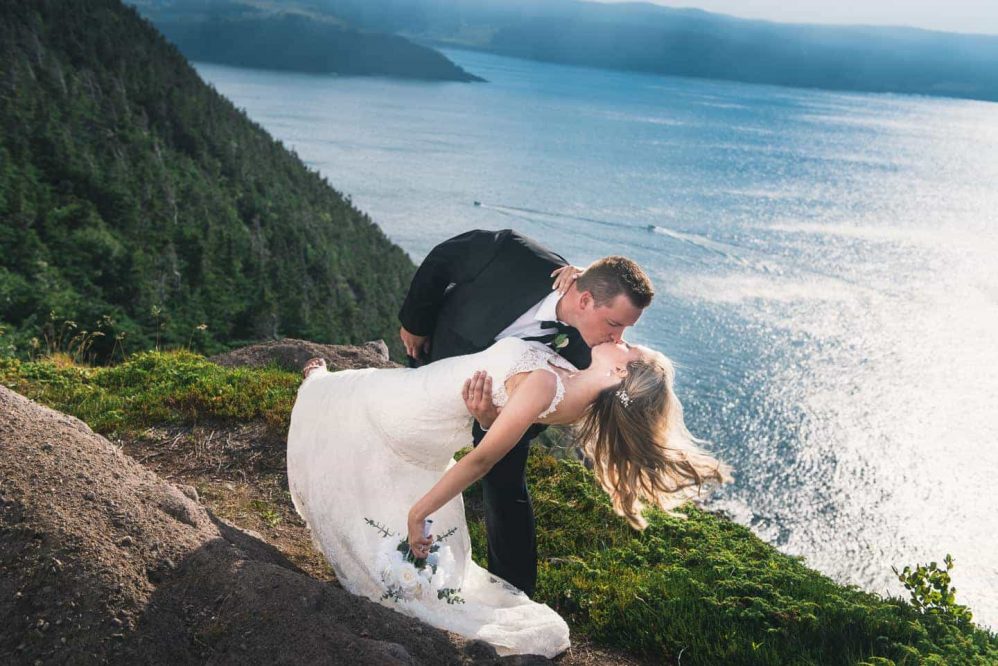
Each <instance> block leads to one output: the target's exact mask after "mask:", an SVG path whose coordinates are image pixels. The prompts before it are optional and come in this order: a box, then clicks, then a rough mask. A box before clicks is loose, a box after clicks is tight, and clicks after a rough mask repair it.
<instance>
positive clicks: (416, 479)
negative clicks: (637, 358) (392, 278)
mask: <svg viewBox="0 0 998 666" xmlns="http://www.w3.org/2000/svg"><path fill="white" fill-rule="evenodd" d="M551 363H553V364H557V365H559V366H560V367H563V368H566V369H570V370H574V369H575V368H574V367H573V366H572V365H571V364H570V363H568V362H567V361H565V360H564V359H563V358H562V357H560V356H558V355H557V354H554V353H553V352H552V351H551V350H550V349H548V348H547V347H545V346H544V345H541V344H539V343H536V342H525V341H523V340H520V339H519V338H504V339H502V340H500V341H499V342H497V343H495V344H494V345H492V346H491V347H489V348H488V349H487V350H485V351H483V352H480V353H477V354H470V355H467V356H458V357H454V358H449V359H443V360H440V361H437V362H435V363H432V364H430V365H426V366H423V367H421V368H418V369H409V368H395V369H364V370H343V371H339V372H328V371H326V370H325V369H319V370H316V371H313V372H312V373H310V374H309V376H308V378H306V379H305V380H304V381H303V382H302V385H301V387H300V388H299V389H298V398H297V400H296V402H295V405H294V409H293V411H292V413H291V428H290V431H289V433H288V483H289V486H290V489H291V497H292V498H293V500H294V503H295V507H296V508H297V509H298V513H299V514H300V515H301V516H302V518H304V519H305V521H306V522H307V523H308V526H309V527H310V528H311V530H312V535H313V538H314V540H315V542H316V544H317V545H318V547H319V548H320V549H321V550H322V552H323V554H325V556H326V559H327V560H328V561H329V563H330V564H331V565H332V566H333V569H334V570H335V571H336V576H337V578H338V579H339V581H340V583H341V584H342V585H343V587H344V588H346V589H347V590H349V591H350V592H352V593H354V594H360V595H364V596H366V597H368V598H369V599H372V600H374V601H379V602H380V603H382V604H385V605H387V606H389V607H392V608H394V609H396V610H398V611H400V612H402V613H405V614H407V615H411V616H413V617H417V618H419V619H420V620H422V621H424V622H427V623H429V624H431V625H434V626H436V627H439V628H441V629H446V630H448V631H453V632H455V633H457V634H461V635H463V636H467V637H470V638H477V639H482V640H485V641H487V642H489V643H491V644H492V645H493V646H495V648H496V649H497V651H498V652H499V654H500V655H507V654H540V655H544V656H546V657H553V656H555V655H557V654H559V653H561V652H563V651H564V650H566V649H567V648H568V646H569V638H568V625H566V624H565V621H564V620H563V619H562V618H561V617H560V616H559V615H558V614H557V613H556V612H555V611H553V610H552V609H551V608H550V607H548V606H546V605H544V604H540V603H536V602H534V601H531V600H530V598H528V597H527V596H526V595H525V594H524V593H523V592H521V591H520V590H518V589H517V588H515V587H513V586H512V585H510V584H509V583H507V582H505V581H503V580H502V579H499V578H497V577H495V576H493V575H492V574H490V573H489V572H488V571H486V570H485V569H482V568H481V567H479V566H478V565H476V564H475V563H474V562H472V560H471V544H470V541H469V537H468V528H467V524H466V522H465V517H464V502H463V500H462V498H461V496H460V495H458V496H457V497H455V498H454V499H453V500H451V501H450V502H449V503H448V504H446V505H445V506H444V507H443V508H441V509H440V510H439V511H437V512H436V513H435V514H434V515H433V516H431V518H432V519H433V521H434V523H433V533H434V534H443V533H445V532H446V531H448V530H450V529H451V528H457V530H456V533H455V534H453V535H452V536H450V537H449V538H447V539H446V540H445V542H444V543H446V544H449V547H450V551H451V552H452V553H453V555H454V560H453V561H449V559H448V561H447V562H446V564H445V563H444V561H443V560H442V561H441V565H440V569H441V570H442V575H443V576H444V577H445V579H446V586H447V587H450V588H458V589H459V592H458V594H459V596H460V597H461V598H463V600H464V603H454V604H449V603H448V602H447V600H446V599H438V598H437V595H436V594H428V595H423V598H421V599H403V600H398V601H396V600H394V599H391V598H389V599H384V598H383V596H384V593H385V591H386V587H385V583H384V582H383V579H382V574H381V571H382V570H381V569H379V567H378V553H379V551H382V552H383V551H384V546H385V542H384V539H385V538H386V537H385V536H383V534H382V533H381V532H379V530H378V529H376V528H374V527H372V525H371V524H369V523H368V522H367V521H366V520H365V519H369V520H371V521H373V522H377V523H380V524H381V525H382V526H384V527H387V528H388V529H389V530H390V531H392V532H394V534H396V535H397V536H396V537H395V538H394V541H395V542H396V543H397V542H398V541H399V540H400V539H401V538H404V537H405V535H406V534H407V529H406V519H407V515H408V511H409V508H410V507H411V506H412V505H413V504H414V503H415V502H416V500H418V499H419V498H420V497H422V496H423V495H424V494H425V493H426V491H427V490H429V489H430V488H431V487H432V486H433V484H434V483H436V482H437V480H438V479H439V478H440V477H441V475H442V474H443V473H444V472H445V471H446V470H447V468H448V467H449V466H451V465H453V464H455V463H454V459H453V455H454V453H455V452H457V451H458V450H460V449H462V448H464V447H466V446H470V445H471V417H470V416H469V415H468V412H467V410H466V409H465V405H464V401H463V399H462V397H461V388H462V386H463V384H464V381H465V380H466V379H468V378H469V377H470V376H471V375H472V374H473V373H474V372H475V371H476V370H485V371H487V372H488V373H489V375H490V376H491V377H492V378H493V387H494V388H493V401H494V402H495V403H496V404H497V405H499V406H503V405H505V403H506V401H507V399H508V397H507V395H506V390H505V386H504V381H505V379H508V378H509V377H511V376H513V375H514V374H516V373H518V372H524V371H528V370H534V369H538V368H546V369H548V370H550V371H551V372H552V373H554V370H553V369H552V368H551V366H550V364H551ZM554 374H555V376H557V373H554ZM557 386H558V390H557V393H556V395H555V397H554V400H553V401H552V403H551V405H550V407H549V408H548V410H547V411H546V412H545V414H547V413H550V412H551V411H553V410H554V409H555V408H556V407H557V405H558V403H559V402H560V400H561V398H562V396H563V394H564V387H563V386H562V383H561V380H560V378H559V380H558V384H557Z"/></svg>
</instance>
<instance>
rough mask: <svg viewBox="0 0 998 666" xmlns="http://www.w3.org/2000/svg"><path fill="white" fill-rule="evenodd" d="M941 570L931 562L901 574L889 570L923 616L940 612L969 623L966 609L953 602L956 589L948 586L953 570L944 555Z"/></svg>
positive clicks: (905, 569)
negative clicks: (944, 566)
mask: <svg viewBox="0 0 998 666" xmlns="http://www.w3.org/2000/svg"><path fill="white" fill-rule="evenodd" d="M943 563H944V564H945V565H946V568H945V569H941V568H939V566H938V565H937V564H936V563H935V562H929V564H928V565H923V564H919V565H916V566H915V568H914V569H912V568H911V567H910V566H906V567H905V568H904V569H902V570H901V571H898V570H897V567H891V569H893V570H894V574H895V575H896V576H897V577H898V580H899V581H901V584H902V585H904V587H905V589H906V590H908V593H909V594H910V595H911V605H912V606H914V607H915V608H917V609H918V610H919V611H921V612H923V613H943V614H947V615H951V616H952V617H954V618H955V619H957V620H965V621H967V622H970V621H971V620H972V619H973V614H972V613H971V612H970V609H969V608H967V607H966V606H961V605H960V604H958V603H956V588H955V587H950V575H949V572H950V570H951V569H952V568H953V557H952V556H951V555H949V554H948V553H947V555H946V558H945V559H944V560H943Z"/></svg>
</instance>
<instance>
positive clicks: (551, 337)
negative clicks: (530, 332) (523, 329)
mask: <svg viewBox="0 0 998 666" xmlns="http://www.w3.org/2000/svg"><path fill="white" fill-rule="evenodd" d="M541 328H553V329H556V330H555V331H554V332H553V333H543V334H541V335H534V336H531V337H529V338H523V339H524V340H532V341H536V342H540V343H541V344H544V345H547V346H549V347H551V348H552V349H555V350H556V351H557V347H556V346H555V345H554V341H555V339H556V338H557V337H558V336H559V335H565V336H567V338H569V339H570V338H571V334H572V333H573V332H574V331H575V329H573V328H572V327H571V326H569V325H568V324H563V323H561V322H560V321H542V322H541ZM564 346H565V345H562V347H564Z"/></svg>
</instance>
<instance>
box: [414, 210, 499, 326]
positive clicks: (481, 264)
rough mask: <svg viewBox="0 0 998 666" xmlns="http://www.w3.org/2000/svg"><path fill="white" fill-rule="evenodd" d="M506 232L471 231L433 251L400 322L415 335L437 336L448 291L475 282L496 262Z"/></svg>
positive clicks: (415, 279)
mask: <svg viewBox="0 0 998 666" xmlns="http://www.w3.org/2000/svg"><path fill="white" fill-rule="evenodd" d="M503 238H504V232H501V231H482V230H477V229H476V230H474V231H467V232H465V233H463V234H461V235H459V236H455V237H454V238H451V239H448V240H445V241H444V242H443V243H440V244H439V245H437V246H436V247H435V248H433V249H432V250H430V253H429V254H428V255H426V259H424V260H423V263H421V264H420V265H419V269H418V270H417V271H416V275H415V276H413V278H412V283H411V284H410V285H409V292H408V294H406V297H405V301H404V302H403V303H402V309H401V310H400V311H399V320H400V321H401V322H402V326H403V327H404V328H405V330H407V331H409V332H410V333H412V334H413V335H418V336H426V335H430V334H431V333H432V332H433V326H434V325H435V324H436V321H437V315H438V314H439V313H440V307H441V305H443V302H444V296H445V294H446V293H447V288H448V287H449V286H450V285H452V284H461V283H463V282H468V281H470V280H473V279H474V278H475V277H476V276H477V275H478V274H479V273H480V272H482V270H483V269H484V268H485V267H486V266H488V264H489V262H491V261H492V259H494V258H495V256H496V252H497V251H498V249H499V246H500V244H501V241H502V239H503Z"/></svg>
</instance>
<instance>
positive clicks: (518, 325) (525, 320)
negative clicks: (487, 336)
mask: <svg viewBox="0 0 998 666" xmlns="http://www.w3.org/2000/svg"><path fill="white" fill-rule="evenodd" d="M560 300H561V294H559V293H558V291H557V290H552V291H551V293H550V294H548V295H547V296H545V297H544V298H542V299H541V300H540V301H539V302H538V303H537V305H535V306H533V307H532V308H530V309H529V310H527V311H526V312H524V313H523V314H522V315H520V316H519V317H518V318H517V319H516V321H514V322H513V323H512V324H510V325H509V326H507V327H506V328H504V329H503V330H502V331H501V332H500V333H499V335H497V336H496V340H502V339H503V338H532V337H536V336H538V335H545V334H547V333H555V332H557V330H558V329H556V328H542V327H541V322H542V321H558V314H557V313H558V301H560ZM562 323H564V322H562Z"/></svg>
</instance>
